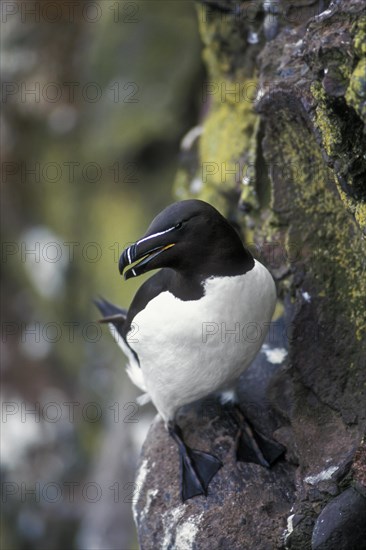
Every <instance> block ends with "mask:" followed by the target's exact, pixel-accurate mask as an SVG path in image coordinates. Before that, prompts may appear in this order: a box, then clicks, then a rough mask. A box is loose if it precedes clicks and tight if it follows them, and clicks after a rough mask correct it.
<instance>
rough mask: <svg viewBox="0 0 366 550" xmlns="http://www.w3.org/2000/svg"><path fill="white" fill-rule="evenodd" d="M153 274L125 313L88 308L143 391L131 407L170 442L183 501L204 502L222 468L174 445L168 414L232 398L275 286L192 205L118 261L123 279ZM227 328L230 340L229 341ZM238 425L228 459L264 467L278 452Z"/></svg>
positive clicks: (233, 237)
mask: <svg viewBox="0 0 366 550" xmlns="http://www.w3.org/2000/svg"><path fill="white" fill-rule="evenodd" d="M126 268H129V269H127V271H125V270H126ZM158 268H162V269H160V271H158V272H157V273H156V274H154V275H153V276H152V277H151V278H150V279H148V280H147V281H146V282H145V283H143V284H142V286H141V287H140V288H139V290H138V291H137V293H136V295H135V297H134V299H133V301H132V304H131V306H130V308H129V310H128V311H127V310H124V309H120V308H119V307H117V306H114V305H113V304H111V303H109V302H107V301H106V300H102V299H100V300H98V301H96V304H97V306H98V307H99V309H100V311H101V312H102V314H103V316H104V319H102V321H103V322H108V323H110V324H111V329H112V333H113V335H114V336H115V337H116V339H117V342H118V343H119V345H120V346H121V348H122V350H123V351H124V353H125V355H126V356H127V358H128V360H129V364H128V367H127V372H128V374H129V376H130V378H131V380H132V381H133V382H134V383H135V384H136V386H138V387H139V388H140V389H141V390H142V391H143V392H144V394H143V395H142V396H141V398H140V403H146V402H148V401H149V400H151V401H152V402H153V404H154V405H155V407H156V409H157V410H158V412H159V413H160V415H161V417H162V418H163V420H164V422H165V426H166V428H167V430H168V432H169V434H170V435H171V436H172V437H173V439H174V440H175V441H176V443H177V444H178V448H179V454H180V465H181V495H182V499H183V501H184V500H186V499H188V498H191V497H193V496H195V495H200V494H205V495H206V494H207V489H208V485H209V483H210V481H211V479H212V477H213V476H214V475H215V474H216V472H217V471H218V470H219V469H220V468H221V466H222V463H221V461H220V460H219V459H218V458H216V457H215V456H213V455H211V454H208V453H206V452H202V451H198V450H194V449H191V448H189V447H188V446H187V445H186V444H185V443H184V441H183V436H182V432H181V430H180V428H179V427H178V425H177V424H176V422H175V417H176V413H177V411H178V410H179V409H180V407H182V406H183V405H187V404H189V403H192V402H194V401H196V400H198V399H201V398H204V397H206V396H208V395H210V394H219V395H222V396H224V397H227V396H228V395H231V396H234V399H235V384H236V382H237V380H238V378H239V376H240V375H241V374H242V372H243V371H244V370H245V369H246V368H247V367H248V366H249V364H250V363H251V362H252V360H253V359H254V357H255V356H256V354H257V353H258V351H259V349H260V347H261V345H262V342H263V340H264V337H265V335H266V331H267V328H268V326H269V323H270V321H271V318H272V314H273V311H274V307H275V303H276V289H275V284H274V281H273V279H272V276H271V275H270V273H269V271H268V270H267V269H266V268H265V267H264V266H263V265H262V264H261V263H260V262H258V261H257V260H255V259H254V258H253V257H252V255H251V254H250V252H249V251H248V250H247V249H246V248H245V247H244V246H243V243H242V241H241V239H240V237H239V235H238V233H237V232H236V230H235V229H234V228H233V227H232V225H231V224H230V223H229V222H228V221H227V220H226V219H225V218H224V217H223V216H222V215H221V214H220V213H219V212H218V211H217V210H216V209H215V208H213V207H212V206H211V205H209V204H207V203H206V202H203V201H200V200H185V201H180V202H176V203H174V204H172V205H170V206H168V207H167V208H165V209H164V210H163V211H162V212H161V213H160V214H159V215H158V216H156V218H155V219H154V220H153V221H152V223H151V225H150V226H149V228H148V230H147V231H146V233H145V235H144V236H143V237H142V238H141V239H139V240H138V241H137V242H136V243H135V244H133V245H132V246H129V247H128V248H126V249H125V250H124V251H123V253H122V255H121V257H120V261H119V271H120V273H121V274H122V273H123V272H125V275H124V277H125V279H130V278H131V277H137V276H138V275H141V274H142V273H146V272H148V271H150V270H153V269H158ZM235 324H239V335H240V337H239V338H238V333H237V332H236V334H235V335H233V334H232V335H231V336H230V330H231V331H232V329H233V326H234V325H235ZM236 326H237V327H238V325H236ZM258 328H259V329H260V330H259V329H258ZM251 331H252V332H251ZM238 418H239V417H238V416H236V422H237V423H239V424H241V425H240V432H241V437H240V438H239V445H238V453H237V454H238V459H241V460H247V461H250V462H257V463H259V464H262V465H264V466H267V467H268V466H269V465H270V464H271V463H273V462H274V461H275V460H276V459H277V458H278V457H279V456H280V455H281V454H282V453H283V451H284V448H283V447H282V446H281V445H279V444H278V443H276V442H274V441H271V440H269V439H267V438H266V437H264V436H263V435H261V434H258V433H253V432H252V430H251V428H250V427H249V425H248V424H247V423H244V424H243V423H242V422H241V420H242V419H240V420H238ZM240 441H241V443H240Z"/></svg>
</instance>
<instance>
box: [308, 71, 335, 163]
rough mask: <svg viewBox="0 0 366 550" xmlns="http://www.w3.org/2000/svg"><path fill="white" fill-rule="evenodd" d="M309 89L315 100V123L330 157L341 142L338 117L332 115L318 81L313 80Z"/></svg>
mask: <svg viewBox="0 0 366 550" xmlns="http://www.w3.org/2000/svg"><path fill="white" fill-rule="evenodd" d="M310 91H311V93H312V95H313V97H314V98H315V99H316V100H317V106H316V108H315V124H316V127H317V128H318V130H319V132H320V134H321V139H322V142H323V147H324V150H325V152H326V153H327V155H328V156H329V157H332V156H334V155H336V154H337V152H338V150H339V147H340V146H341V144H342V133H341V129H340V126H339V121H338V117H337V116H336V115H334V113H333V110H332V109H331V107H330V106H329V104H328V99H327V95H326V93H325V90H324V88H323V87H322V85H321V83H320V82H314V83H313V84H312V85H311V87H310Z"/></svg>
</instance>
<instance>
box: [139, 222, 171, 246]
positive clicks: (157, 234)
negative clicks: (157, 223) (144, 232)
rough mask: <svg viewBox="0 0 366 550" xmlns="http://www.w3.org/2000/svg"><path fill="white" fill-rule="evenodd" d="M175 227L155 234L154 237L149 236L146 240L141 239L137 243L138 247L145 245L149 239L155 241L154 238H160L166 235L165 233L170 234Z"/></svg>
mask: <svg viewBox="0 0 366 550" xmlns="http://www.w3.org/2000/svg"><path fill="white" fill-rule="evenodd" d="M173 229H175V227H174V226H173V227H169V229H165V231H159V233H154V234H153V235H149V236H148V237H145V238H144V239H141V240H139V241H137V243H136V245H139V244H141V243H144V242H145V241H148V240H149V239H153V238H154V237H159V235H164V234H165V233H169V231H173Z"/></svg>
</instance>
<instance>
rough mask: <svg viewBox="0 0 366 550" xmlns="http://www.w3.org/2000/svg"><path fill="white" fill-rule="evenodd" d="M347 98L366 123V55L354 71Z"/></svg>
mask: <svg viewBox="0 0 366 550" xmlns="http://www.w3.org/2000/svg"><path fill="white" fill-rule="evenodd" d="M365 40H366V35H365ZM345 98H346V101H347V103H348V105H349V106H350V107H353V108H354V109H355V111H356V112H357V113H358V115H359V116H360V117H361V118H362V119H363V121H364V122H365V123H366V57H364V58H362V59H360V61H359V62H358V64H357V66H356V68H355V70H354V71H353V73H352V75H351V78H350V82H349V86H348V88H347V92H346V95H345Z"/></svg>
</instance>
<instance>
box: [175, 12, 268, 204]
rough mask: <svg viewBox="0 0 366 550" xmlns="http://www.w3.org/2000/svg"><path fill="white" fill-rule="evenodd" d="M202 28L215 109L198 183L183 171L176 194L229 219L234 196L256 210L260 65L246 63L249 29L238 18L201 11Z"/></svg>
mask: <svg viewBox="0 0 366 550" xmlns="http://www.w3.org/2000/svg"><path fill="white" fill-rule="evenodd" d="M199 24H200V31H201V36H202V40H203V42H204V44H205V48H204V51H203V58H204V60H205V62H206V65H207V68H208V72H209V76H208V79H207V82H206V83H205V85H204V87H203V90H202V101H203V103H204V105H205V106H206V107H207V106H208V107H209V113H208V115H207V116H206V118H205V121H204V123H203V133H202V136H201V138H200V141H199V149H198V161H197V171H196V173H195V174H194V175H193V177H192V174H190V173H187V172H185V171H184V170H180V171H179V173H178V174H177V178H176V182H175V189H176V192H177V194H178V195H179V197H180V198H184V197H187V196H192V194H193V195H194V196H195V197H196V198H200V199H203V200H207V201H209V202H212V203H213V204H215V206H216V207H218V208H219V209H220V210H221V211H223V212H224V213H225V210H227V199H225V197H224V195H225V194H226V195H227V194H230V193H232V192H233V191H234V192H235V193H238V194H239V193H242V201H243V202H245V203H246V205H247V206H249V207H250V208H251V209H254V210H256V209H257V208H258V200H257V195H256V190H255V185H254V182H255V165H256V147H257V145H256V144H257V131H258V125H259V116H258V115H257V114H256V113H255V111H254V108H253V107H254V100H255V96H256V93H257V87H258V82H257V78H256V76H255V74H254V71H255V69H254V63H253V62H251V61H248V62H247V61H244V63H243V59H244V60H245V59H247V58H248V56H243V52H244V49H243V48H245V47H246V46H245V42H244V41H243V35H242V32H243V29H242V28H240V25H238V21H237V19H236V18H234V17H229V16H226V17H219V16H216V17H215V16H213V15H210V16H207V13H206V12H205V11H204V10H202V8H200V9H199ZM243 44H244V46H243ZM239 60H240V63H239ZM192 181H193V182H199V181H201V184H202V185H201V188H200V189H199V191H198V192H197V191H194V189H195V187H196V186H195V185H192ZM198 187H199V186H198Z"/></svg>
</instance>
